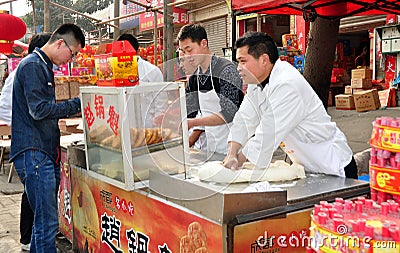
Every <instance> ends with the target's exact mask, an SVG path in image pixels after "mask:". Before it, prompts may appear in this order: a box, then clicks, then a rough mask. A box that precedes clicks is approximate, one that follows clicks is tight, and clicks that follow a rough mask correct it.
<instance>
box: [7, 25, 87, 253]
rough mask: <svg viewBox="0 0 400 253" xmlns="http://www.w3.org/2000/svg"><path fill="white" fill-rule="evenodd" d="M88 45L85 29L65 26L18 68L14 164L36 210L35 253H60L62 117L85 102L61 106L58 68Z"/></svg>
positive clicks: (15, 101)
mask: <svg viewBox="0 0 400 253" xmlns="http://www.w3.org/2000/svg"><path fill="white" fill-rule="evenodd" d="M84 46H85V36H84V35H83V32H82V30H81V29H80V28H79V27H78V26H76V25H74V24H63V25H61V26H60V27H59V28H57V29H56V31H55V32H54V33H53V34H52V35H51V38H50V40H49V41H48V42H47V43H46V44H45V45H44V46H43V47H42V48H36V49H35V50H34V51H33V53H32V54H30V55H28V56H27V57H26V58H24V59H23V60H22V61H21V63H20V64H19V66H18V69H17V72H16V74H15V79H14V88H13V93H12V94H13V95H12V110H13V113H12V130H11V131H12V132H11V135H12V138H11V150H10V161H11V162H14V165H15V170H16V171H17V173H18V176H19V177H20V179H21V181H22V182H23V183H24V184H25V191H26V194H27V196H28V200H29V203H30V205H31V207H32V210H33V212H34V216H35V218H34V223H33V231H32V232H33V233H32V239H31V247H30V252H36V253H56V252H57V250H56V242H55V238H56V234H57V231H58V214H57V192H58V187H59V184H60V129H59V127H58V119H59V118H64V117H68V116H71V115H74V114H77V113H79V112H80V110H81V101H80V99H79V98H74V99H71V100H68V101H65V102H62V103H56V97H55V84H54V74H53V70H52V69H53V64H55V65H57V66H59V65H62V64H65V63H67V62H70V61H72V60H73V59H74V58H75V56H76V55H77V53H78V52H79V51H80V50H81V49H82V48H83V47H84Z"/></svg>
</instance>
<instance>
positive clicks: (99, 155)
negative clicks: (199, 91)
mask: <svg viewBox="0 0 400 253" xmlns="http://www.w3.org/2000/svg"><path fill="white" fill-rule="evenodd" d="M80 95H81V100H82V118H83V125H84V134H85V152H86V164H87V168H88V170H89V171H90V173H93V175H94V176H95V177H98V178H100V179H102V180H104V181H106V182H108V183H111V184H113V185H115V186H118V187H120V188H123V189H125V190H133V189H135V184H136V183H137V182H139V181H142V182H143V181H145V180H147V179H148V177H149V170H157V171H162V172H163V173H166V174H176V173H184V172H185V171H186V170H185V164H186V163H187V159H188V158H187V157H186V156H187V154H188V152H187V150H188V137H187V131H183V129H187V121H186V104H185V103H186V100H185V89H184V85H183V83H180V82H165V83H164V82H163V83H146V84H141V85H137V86H133V87H93V86H91V87H81V88H80Z"/></svg>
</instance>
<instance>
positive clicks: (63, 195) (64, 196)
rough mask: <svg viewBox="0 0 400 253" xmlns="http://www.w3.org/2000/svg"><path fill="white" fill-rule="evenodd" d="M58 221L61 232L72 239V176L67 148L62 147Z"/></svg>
mask: <svg viewBox="0 0 400 253" xmlns="http://www.w3.org/2000/svg"><path fill="white" fill-rule="evenodd" d="M58 222H59V230H60V232H61V233H62V234H63V235H64V236H65V237H66V238H67V239H68V240H69V241H70V242H71V241H72V211H71V178H70V167H69V164H68V157H67V150H66V149H65V148H62V149H61V163H60V190H59V191H58Z"/></svg>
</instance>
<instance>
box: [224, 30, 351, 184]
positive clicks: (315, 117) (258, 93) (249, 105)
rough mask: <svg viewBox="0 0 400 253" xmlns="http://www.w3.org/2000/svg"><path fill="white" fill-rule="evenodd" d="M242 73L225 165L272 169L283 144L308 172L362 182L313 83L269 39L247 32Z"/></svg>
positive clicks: (241, 42) (241, 46)
mask: <svg viewBox="0 0 400 253" xmlns="http://www.w3.org/2000/svg"><path fill="white" fill-rule="evenodd" d="M235 44H236V48H237V54H236V57H237V60H238V62H239V65H238V71H239V73H240V75H241V77H242V79H243V83H245V84H249V85H248V89H247V94H246V96H245V98H244V100H243V102H242V104H241V106H240V108H239V111H238V112H237V113H236V115H235V118H234V119H233V126H232V128H231V130H230V136H229V138H228V143H229V151H228V155H227V156H226V157H225V160H224V166H225V167H227V168H230V169H233V170H235V169H238V168H240V167H241V166H242V165H243V163H244V162H245V161H246V160H248V161H250V162H251V163H253V164H255V165H256V166H257V167H259V168H267V167H268V165H269V163H270V162H271V159H272V155H273V152H274V151H275V150H276V149H277V148H278V146H281V148H282V149H283V150H284V151H285V152H286V153H287V154H288V156H289V157H290V159H291V160H292V161H293V162H296V163H299V164H302V165H303V166H304V167H305V169H306V170H307V171H309V172H314V173H325V174H330V175H336V176H340V177H348V178H357V177H358V175H357V165H356V163H355V160H354V158H353V154H352V151H351V149H350V147H349V146H348V144H347V139H346V137H345V135H344V134H343V132H341V131H340V130H339V128H338V127H337V126H336V124H335V123H334V122H332V121H331V118H330V116H329V115H328V114H327V112H326V111H325V108H324V106H323V104H322V102H321V100H320V99H319V98H318V96H317V95H316V93H315V92H314V90H313V89H312V87H311V86H310V84H309V83H308V82H307V80H305V79H304V77H303V76H302V75H301V74H300V73H299V71H298V70H296V69H295V68H294V67H293V66H292V65H290V64H289V63H287V62H284V61H281V60H280V59H279V55H278V49H277V47H276V45H275V42H274V41H273V40H272V38H271V37H270V36H268V35H267V34H265V33H260V32H248V33H246V34H245V35H244V36H243V37H241V38H239V39H238V40H237V41H236V43H235Z"/></svg>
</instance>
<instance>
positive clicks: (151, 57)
mask: <svg viewBox="0 0 400 253" xmlns="http://www.w3.org/2000/svg"><path fill="white" fill-rule="evenodd" d="M155 49H157V56H156V59H155V58H154V50H155ZM163 50H164V49H163V47H162V46H161V45H158V46H157V48H154V44H151V45H150V46H148V47H147V48H146V51H147V60H148V61H149V62H150V63H151V64H154V65H156V62H157V66H160V65H161V64H162V63H163V60H162V55H163Z"/></svg>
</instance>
